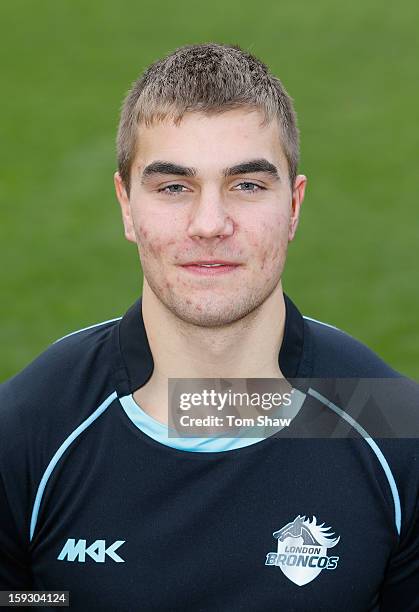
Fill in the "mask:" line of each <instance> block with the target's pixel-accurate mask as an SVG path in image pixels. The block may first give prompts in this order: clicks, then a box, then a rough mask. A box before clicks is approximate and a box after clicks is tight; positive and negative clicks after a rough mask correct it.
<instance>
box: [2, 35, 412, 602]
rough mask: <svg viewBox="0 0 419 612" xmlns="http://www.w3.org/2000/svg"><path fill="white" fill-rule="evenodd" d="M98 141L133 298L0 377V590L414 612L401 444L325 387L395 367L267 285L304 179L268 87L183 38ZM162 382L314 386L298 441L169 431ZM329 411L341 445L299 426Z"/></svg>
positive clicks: (275, 95)
mask: <svg viewBox="0 0 419 612" xmlns="http://www.w3.org/2000/svg"><path fill="white" fill-rule="evenodd" d="M117 144H118V165H119V171H118V172H117V173H116V174H115V187H116V193H117V197H118V200H119V202H120V205H121V210H122V217H123V224H124V229H125V236H126V238H127V239H128V240H130V241H131V242H134V243H136V244H137V247H138V252H139V256H140V260H141V267H142V270H143V273H144V288H143V295H142V298H141V299H140V300H138V301H137V302H136V303H135V304H134V305H133V306H132V307H131V308H130V309H129V310H128V312H127V313H126V314H125V315H124V317H122V318H121V319H115V320H112V321H107V322H104V323H101V324H98V325H94V326H92V327H90V328H87V329H85V330H81V331H78V332H74V333H72V334H70V335H69V336H66V337H64V338H63V339H61V340H60V341H58V342H56V343H54V344H53V345H52V346H51V347H50V348H49V349H48V350H47V351H46V352H45V353H43V354H42V355H41V356H40V357H39V358H38V359H36V360H35V361H34V362H33V363H32V364H31V365H29V366H28V367H27V368H26V369H25V370H24V371H23V372H21V373H20V374H18V375H17V376H16V377H14V378H13V379H11V380H10V381H8V382H7V383H5V384H4V385H3V387H2V390H1V395H0V399H1V405H0V419H1V431H2V436H3V438H2V443H1V449H0V476H1V478H0V587H1V588H2V589H48V590H53V589H55V590H68V591H70V605H71V607H72V608H73V609H74V610H121V611H122V610H167V611H174V610H179V611H186V610H190V611H214V610H217V611H224V610H225V611H228V612H232V611H235V610H246V611H247V610H249V611H250V610H251V611H259V610H260V611H262V610H263V611H265V610H269V609H280V610H284V611H295V612H297V611H304V612H306V611H308V610H313V611H320V610H321V611H322V612H325V611H328V610H330V611H336V610H348V611H351V612H364V611H367V610H370V611H378V610H380V611H387V612H390V611H391V612H393V611H394V610H395V609H400V610H403V612H409V611H410V612H413V611H414V610H418V609H419V526H418V508H417V495H418V492H419V476H418V456H419V453H418V445H417V441H416V440H415V439H414V438H412V439H410V440H409V439H405V440H396V439H388V438H387V439H383V440H374V439H372V438H371V437H370V432H369V431H366V430H365V427H364V424H363V423H364V422H363V421H362V418H363V417H362V415H361V416H360V418H359V420H357V419H355V418H354V417H353V414H351V413H350V410H351V402H349V403H348V411H347V412H346V411H344V410H342V398H343V397H344V395H345V389H346V388H344V389H343V390H342V388H339V393H337V392H336V388H335V387H334V386H333V384H332V385H330V384H329V383H330V380H337V379H349V380H357V381H358V380H360V379H378V378H380V379H386V380H389V379H390V380H392V381H394V386H397V384H398V383H399V381H400V380H404V379H401V378H400V377H399V375H398V374H397V373H396V372H394V371H393V370H392V369H391V368H390V367H389V366H387V365H386V364H385V363H383V361H381V360H380V359H379V358H378V357H377V356H376V355H375V354H374V353H372V352H371V351H370V350H369V349H368V348H367V347H365V346H363V345H362V344H360V343H359V342H357V341H356V340H354V339H353V338H351V337H349V336H348V335H346V334H345V333H343V332H341V331H340V330H337V329H335V328H333V327H331V326H328V325H325V324H322V323H319V322H317V321H313V320H311V319H308V318H304V317H302V315H301V314H300V312H299V311H298V309H297V308H296V306H295V305H294V304H293V303H292V302H291V300H290V299H289V298H288V297H287V296H286V295H284V293H283V289H282V284H281V277H282V272H283V269H284V264H285V260H286V253H287V247H288V243H289V242H290V241H291V240H292V239H293V237H294V235H295V232H296V229H297V225H298V219H299V214H300V208H301V204H302V202H303V198H304V191H305V187H306V177H305V176H304V175H301V174H297V164H298V131H297V127H296V118H295V113H294V110H293V107H292V102H291V99H290V98H289V96H288V94H287V93H286V91H285V90H284V88H283V87H282V85H281V83H280V81H279V80H278V79H277V78H275V77H274V76H272V75H271V74H269V72H268V71H267V69H266V67H265V66H264V65H263V64H262V63H261V62H260V61H258V60H257V59H256V58H254V57H253V56H251V55H250V54H248V53H246V52H244V51H242V50H240V49H239V48H237V47H230V46H224V45H217V44H205V45H195V46H188V47H183V48H181V49H178V50H176V51H175V52H174V53H172V54H171V55H169V56H168V57H166V58H164V59H163V60H161V61H158V62H156V63H155V64H154V65H152V66H151V67H150V68H149V69H148V70H147V71H146V72H145V74H144V75H143V76H142V77H141V78H140V79H139V80H138V81H137V82H136V83H134V85H133V87H132V89H131V91H130V93H129V95H128V96H127V98H126V100H125V103H124V107H123V110H122V116H121V122H120V127H119V132H118V141H117ZM178 378H183V379H207V378H213V379H220V378H222V379H226V378H233V379H268V378H269V379H277V380H281V379H284V378H285V379H287V380H294V379H295V380H296V381H298V380H300V381H304V380H308V379H311V380H323V381H328V382H327V384H326V385H325V388H326V389H328V390H329V391H330V393H329V394H328V395H327V394H326V395H325V391H324V388H323V387H322V386H321V385H320V386H318V387H316V386H315V385H314V386H313V385H312V386H310V388H308V387H307V388H306V389H305V391H306V392H305V393H304V394H303V396H304V401H303V403H302V406H301V408H300V412H299V414H300V413H301V414H303V415H308V416H309V418H308V420H306V421H305V425H304V426H305V428H306V429H305V431H308V432H309V436H306V437H304V436H297V435H296V436H294V437H292V436H291V437H287V435H281V431H280V432H279V434H278V435H276V436H269V437H266V438H264V439H260V438H258V439H255V438H250V437H249V438H242V437H237V438H231V437H230V438H226V437H223V436H213V437H204V436H203V437H197V438H187V437H184V438H175V437H170V436H169V435H168V427H167V425H168V409H169V407H168V381H169V379H178ZM394 386H393V387H392V388H394ZM307 389H308V390H307ZM357 389H359V387H357ZM403 389H405V391H406V393H405V396H403V397H398V404H397V406H395V408H396V409H397V411H398V415H405V414H406V415H407V416H411V414H412V412H411V410H412V408H411V404H412V401H411V400H408V399H407V394H408V393H409V394H411V393H413V395H414V396H415V393H416V391H415V390H414V391H413V392H412V390H411V389H412V388H411V385H410V384H408V383H407V382H406V387H404V386H403ZM346 390H347V389H346ZM349 395H350V396H351V398H352V400H353V401H352V410H353V413H357V412H358V413H359V412H360V410H359V406H360V403H361V400H360V399H358V401H356V398H357V394H356V393H353V389H351V390H350V393H349ZM358 397H359V395H358ZM416 397H417V396H416ZM339 398H340V400H341V403H340V404H339ZM354 398H355V399H354ZM354 403H355V404H357V405H356V406H355V408H354V407H353V404H354ZM392 407H393V406H392ZM381 408H382V407H381V406H378V407H377V406H376V407H375V410H376V411H377V412H380V411H381ZM337 421H338V422H339V423H346V424H347V425H349V426H350V428H351V435H350V436H347V437H345V438H344V437H340V439H325V438H326V437H327V435H326V434H325V435H323V436H320V437H319V436H315V435H314V433H313V435H311V433H312V431H313V432H314V429H315V427H314V429H311V426H312V425H313V426H316V427H317V425H318V423H319V422H320V423H321V427H322V428H323V431H327V432H330V431H331V430H333V431H335V429H336V426H337V425H339V423H337Z"/></svg>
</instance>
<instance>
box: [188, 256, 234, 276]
mask: <svg viewBox="0 0 419 612" xmlns="http://www.w3.org/2000/svg"><path fill="white" fill-rule="evenodd" d="M181 267H182V268H183V269H184V270H186V271H187V272H191V273H193V274H200V275H201V276H202V275H207V276H208V275H209V276H215V275H220V274H227V273H230V272H233V271H234V270H237V268H239V267H240V264H237V263H235V262H232V261H224V260H220V259H214V260H201V261H191V262H188V263H186V264H183V265H182V266H181Z"/></svg>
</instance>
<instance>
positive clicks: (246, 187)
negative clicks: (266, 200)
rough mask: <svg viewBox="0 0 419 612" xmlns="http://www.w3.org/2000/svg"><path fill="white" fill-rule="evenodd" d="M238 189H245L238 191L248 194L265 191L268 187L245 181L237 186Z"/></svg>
mask: <svg viewBox="0 0 419 612" xmlns="http://www.w3.org/2000/svg"><path fill="white" fill-rule="evenodd" d="M237 187H243V188H242V189H237V191H244V192H246V193H256V192H257V191H261V190H262V191H264V190H265V189H266V187H261V185H257V184H256V183H252V182H250V181H243V182H241V183H239V184H238V185H236V187H235V189H236V188H237Z"/></svg>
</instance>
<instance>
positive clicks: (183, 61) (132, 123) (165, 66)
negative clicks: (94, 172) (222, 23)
mask: <svg viewBox="0 0 419 612" xmlns="http://www.w3.org/2000/svg"><path fill="white" fill-rule="evenodd" d="M237 108H254V109H258V110H260V111H262V114H263V116H264V120H263V124H267V123H269V122H270V121H272V119H275V118H276V119H277V120H278V122H279V125H280V130H281V138H282V140H281V144H282V148H283V151H284V154H285V157H286V159H287V162H288V173H289V179H290V184H291V187H292V186H293V185H294V181H295V177H296V175H297V167H298V161H299V131H298V127H297V117H296V113H295V110H294V107H293V101H292V98H291V97H290V96H289V95H288V93H287V91H286V90H285V88H284V86H283V85H282V83H281V81H280V80H279V79H278V78H277V77H276V76H274V75H272V74H270V72H269V71H268V68H267V67H266V66H265V64H263V63H262V62H261V61H260V60H259V59H257V58H256V57H254V56H253V55H251V54H250V53H248V52H247V51H244V50H243V49H241V48H240V47H238V46H237V45H222V44H217V43H205V44H199V45H186V46H184V47H180V48H179V49H176V50H175V51H173V53H170V55H168V56H166V57H164V58H163V59H160V60H158V61H156V62H155V63H153V64H152V65H151V66H149V67H148V68H147V69H146V70H145V72H144V73H143V74H142V75H141V76H140V77H139V78H138V79H137V80H136V81H135V82H134V83H133V84H132V87H131V89H130V90H129V92H128V94H127V96H126V98H125V100H124V102H123V105H122V110H121V118H120V122H119V127H118V135H117V157H118V170H119V174H120V176H121V178H122V181H123V183H124V185H125V188H126V189H127V192H128V193H129V190H130V174H131V166H132V162H133V160H134V157H135V154H136V151H137V144H138V143H137V132H138V130H137V127H138V125H140V124H144V125H146V126H150V125H152V124H154V123H155V122H158V121H163V120H164V119H166V118H169V117H170V118H172V119H173V121H174V122H175V124H179V123H180V121H181V119H182V117H183V115H184V114H185V113H188V112H203V113H206V114H218V113H222V112H225V111H228V110H232V109H237Z"/></svg>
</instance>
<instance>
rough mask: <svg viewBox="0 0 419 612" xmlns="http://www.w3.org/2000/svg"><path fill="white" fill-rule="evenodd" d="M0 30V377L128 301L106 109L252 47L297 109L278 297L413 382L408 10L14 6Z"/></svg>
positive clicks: (134, 278) (131, 296) (415, 239)
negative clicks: (160, 69)
mask: <svg viewBox="0 0 419 612" xmlns="http://www.w3.org/2000/svg"><path fill="white" fill-rule="evenodd" d="M0 19H1V24H2V36H1V39H0V52H1V57H2V60H3V61H2V70H1V91H2V94H1V114H0V134H1V163H0V173H1V182H0V198H1V230H0V231H1V251H2V258H1V287H2V297H1V306H0V308H1V312H0V315H1V336H0V340H1V347H2V350H1V354H0V379H1V380H3V379H5V378H7V377H9V376H11V375H13V374H14V373H16V372H17V371H18V370H20V369H21V368H23V367H24V366H25V365H26V364H27V363H28V362H29V361H31V360H32V359H33V358H34V357H35V356H36V355H37V354H39V353H40V352H41V351H42V350H44V349H45V348H46V346H47V345H48V344H49V343H51V342H52V341H53V340H55V339H56V338H58V337H60V336H63V335H64V334H66V333H69V332H71V331H73V330H76V329H79V328H81V327H84V326H87V325H91V324H93V323H96V322H100V321H103V320H106V319H110V318H114V317H117V316H120V315H121V314H123V313H124V312H125V311H126V310H127V308H128V307H129V306H130V305H131V303H132V302H133V301H134V300H135V299H136V298H137V297H138V295H139V293H140V290H141V272H140V268H139V263H138V259H137V253H136V249H135V246H134V245H131V244H129V243H128V242H126V241H125V239H124V237H123V232H122V223H121V221H120V214H119V207H118V205H117V202H116V198H115V196H114V192H113V182H112V174H113V171H114V169H115V154H114V139H115V132H116V127H117V122H118V114H119V108H120V104H121V101H122V98H123V96H124V94H125V92H126V91H127V89H128V87H129V85H130V83H131V82H132V81H133V80H134V79H135V78H136V77H137V76H138V74H139V73H140V72H141V71H142V70H143V69H144V68H145V67H146V66H147V65H148V64H149V63H150V62H152V61H154V60H155V59H157V58H159V57H161V56H162V55H164V54H167V53H168V52H170V51H171V50H173V49H174V48H176V47H178V46H181V45H183V44H191V43H198V42H207V41H216V42H226V43H236V44H239V45H241V46H242V47H243V48H245V49H247V50H249V51H251V52H252V53H254V54H256V55H257V56H258V57H260V58H261V59H262V60H264V61H265V62H266V63H268V65H269V66H270V68H271V69H272V71H273V72H274V73H275V74H277V76H279V77H280V78H281V80H282V81H283V83H284V85H285V86H286V88H287V89H288V91H289V92H290V94H291V95H292V97H293V98H294V100H295V105H296V109H297V112H298V115H299V125H300V129H301V134H302V162H301V166H300V171H301V172H304V173H305V174H307V176H308V178H309V184H308V191H307V194H306V200H305V202H304V208H303V214H302V219H301V224H300V227H299V232H298V235H297V239H296V241H295V242H294V243H293V245H291V248H290V251H289V259H288V264H287V269H286V274H285V280H284V287H285V290H286V291H287V293H288V294H289V295H290V297H291V298H292V299H293V300H294V301H295V302H296V303H297V305H298V306H299V308H300V310H301V311H302V312H303V313H304V314H306V315H308V316H311V317H314V318H318V319H320V320H322V321H325V322H328V323H331V324H333V325H336V326H338V327H340V328H342V329H344V330H345V331H347V332H349V333H350V334H352V335H354V336H355V337H357V338H358V339H360V340H361V341H363V342H365V343H366V344H368V345H369V346H370V347H371V348H372V349H374V350H375V351H376V352H377V353H379V354H380V355H381V356H382V357H383V358H384V359H385V360H386V361H387V362H389V363H390V364H391V365H392V366H393V367H395V368H396V369H398V370H400V371H402V372H404V373H405V374H408V375H410V376H412V377H414V378H416V379H418V378H419V376H418V375H419V327H418V311H419V286H418V244H419V224H418V214H417V206H418V204H417V201H418V197H417V193H418V186H419V185H418V182H419V178H418V173H417V155H415V153H417V150H418V145H417V143H418V134H419V130H418V126H417V110H418V108H419V78H418V76H419V75H418V65H419V62H418V46H419V45H418V36H417V24H418V23H419V4H418V3H417V2H416V1H415V0H409V1H406V2H403V1H402V2H400V3H398V4H395V3H383V2H379V1H378V0H377V1H373V0H363V1H359V0H355V2H353V3H343V2H336V1H333V0H317V1H316V2H312V1H309V0H306V1H304V2H303V1H298V0H297V1H294V2H292V3H291V2H281V1H278V2H263V1H262V2H257V3H255V2H250V1H249V0H229V2H217V1H215V2H206V3H200V2H196V1H195V2H192V1H183V0H179V1H178V2H176V3H168V2H166V3H165V2H159V3H152V2H148V1H146V2H144V1H143V2H138V1H137V2H134V1H121V2H115V1H112V2H111V1H108V0H89V2H84V1H81V0H71V1H70V0H66V1H64V0H46V1H41V2H39V1H37V2H35V1H33V0H25V1H23V0H17V1H16V0H15V1H14V2H13V3H11V2H10V3H2V5H1V8H0Z"/></svg>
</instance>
